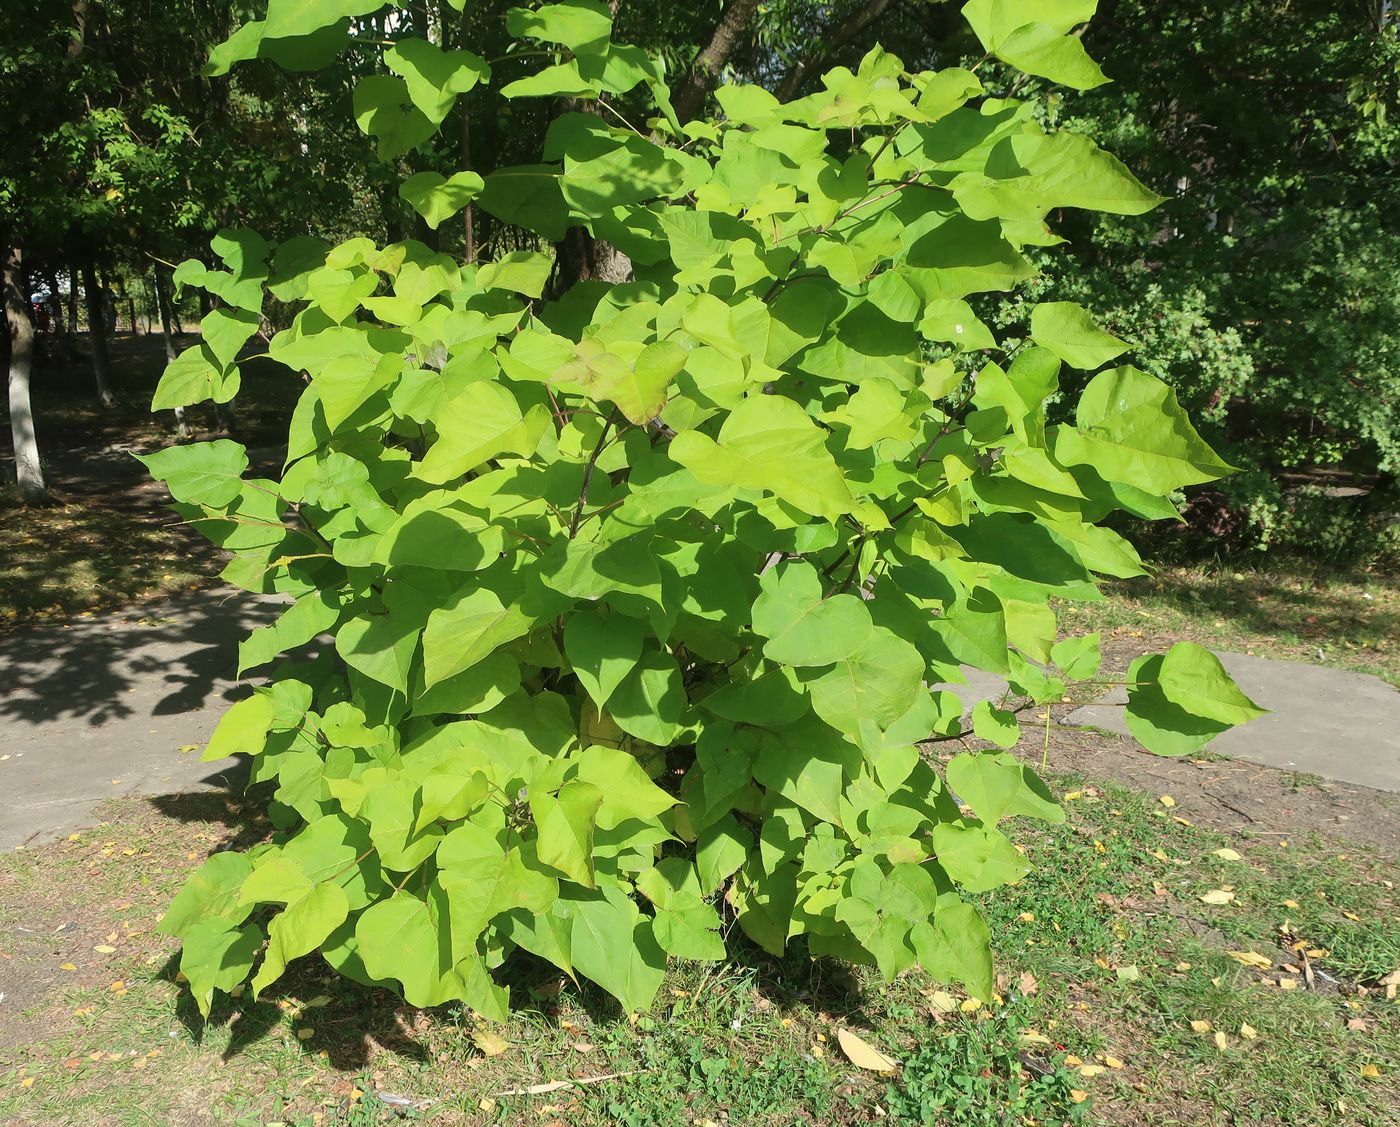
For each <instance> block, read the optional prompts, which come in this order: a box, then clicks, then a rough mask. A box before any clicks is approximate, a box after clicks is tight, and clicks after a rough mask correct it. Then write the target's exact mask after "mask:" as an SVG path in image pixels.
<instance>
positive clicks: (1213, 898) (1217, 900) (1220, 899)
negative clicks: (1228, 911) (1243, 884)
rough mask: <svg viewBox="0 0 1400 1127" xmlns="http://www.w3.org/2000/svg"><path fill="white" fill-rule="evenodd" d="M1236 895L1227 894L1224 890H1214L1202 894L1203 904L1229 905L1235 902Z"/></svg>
mask: <svg viewBox="0 0 1400 1127" xmlns="http://www.w3.org/2000/svg"><path fill="white" fill-rule="evenodd" d="M1234 898H1235V894H1234V893H1233V892H1227V891H1226V890H1225V889H1223V888H1212V889H1211V890H1210V891H1209V892H1206V893H1202V895H1201V902H1202V903H1203V904H1216V905H1219V904H1229V903H1230V902H1231V901H1232V900H1234Z"/></svg>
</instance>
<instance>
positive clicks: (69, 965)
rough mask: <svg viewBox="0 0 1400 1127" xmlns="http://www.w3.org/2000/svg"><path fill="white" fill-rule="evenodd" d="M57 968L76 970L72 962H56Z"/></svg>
mask: <svg viewBox="0 0 1400 1127" xmlns="http://www.w3.org/2000/svg"><path fill="white" fill-rule="evenodd" d="M58 969H59V970H77V969H78V968H77V967H75V966H74V965H73V964H72V963H59V964H58Z"/></svg>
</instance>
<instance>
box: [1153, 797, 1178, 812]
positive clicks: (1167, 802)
mask: <svg viewBox="0 0 1400 1127" xmlns="http://www.w3.org/2000/svg"><path fill="white" fill-rule="evenodd" d="M1157 801H1158V802H1160V803H1161V804H1162V805H1163V806H1165V807H1166V808H1167V809H1168V810H1170V809H1171V808H1172V807H1173V806H1175V805H1176V799H1174V798H1173V797H1172V796H1171V795H1169V794H1164V795H1162V797H1161V798H1159V799H1158V800H1157Z"/></svg>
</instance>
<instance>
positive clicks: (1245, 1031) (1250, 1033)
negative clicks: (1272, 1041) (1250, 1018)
mask: <svg viewBox="0 0 1400 1127" xmlns="http://www.w3.org/2000/svg"><path fill="white" fill-rule="evenodd" d="M1240 1036H1241V1037H1243V1038H1244V1039H1245V1040H1246V1041H1253V1040H1254V1039H1255V1038H1256V1037H1258V1036H1259V1030H1257V1029H1255V1028H1254V1026H1252V1025H1249V1024H1246V1023H1242V1024H1241V1025H1240Z"/></svg>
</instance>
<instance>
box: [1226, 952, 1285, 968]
mask: <svg viewBox="0 0 1400 1127" xmlns="http://www.w3.org/2000/svg"><path fill="white" fill-rule="evenodd" d="M1225 954H1227V955H1229V956H1230V958H1232V959H1234V960H1235V962H1237V963H1243V964H1244V965H1245V966H1247V967H1258V968H1259V969H1260V970H1268V969H1269V968H1270V967H1271V966H1273V963H1272V962H1271V961H1270V960H1269V958H1268V956H1267V955H1261V954H1259V952H1258V951H1226V952H1225Z"/></svg>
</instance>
